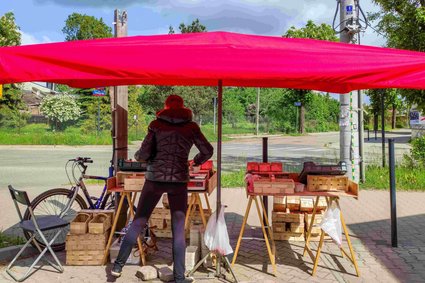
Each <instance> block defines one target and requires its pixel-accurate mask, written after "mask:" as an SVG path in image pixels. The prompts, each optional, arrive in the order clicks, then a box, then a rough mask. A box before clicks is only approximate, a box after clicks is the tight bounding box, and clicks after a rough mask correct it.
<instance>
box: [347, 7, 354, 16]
mask: <svg viewBox="0 0 425 283" xmlns="http://www.w3.org/2000/svg"><path fill="white" fill-rule="evenodd" d="M345 14H346V15H352V14H353V5H347V6H345Z"/></svg>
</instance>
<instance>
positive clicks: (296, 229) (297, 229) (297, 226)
mask: <svg viewBox="0 0 425 283" xmlns="http://www.w3.org/2000/svg"><path fill="white" fill-rule="evenodd" d="M289 230H290V231H291V232H292V233H304V222H300V223H289Z"/></svg>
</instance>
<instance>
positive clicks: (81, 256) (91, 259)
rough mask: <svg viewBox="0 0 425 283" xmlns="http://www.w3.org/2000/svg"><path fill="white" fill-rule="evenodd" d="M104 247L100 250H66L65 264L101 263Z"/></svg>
mask: <svg viewBox="0 0 425 283" xmlns="http://www.w3.org/2000/svg"><path fill="white" fill-rule="evenodd" d="M104 254H105V249H102V250H82V251H74V250H70V251H67V252H66V264H67V265H102V264H103V255H104Z"/></svg>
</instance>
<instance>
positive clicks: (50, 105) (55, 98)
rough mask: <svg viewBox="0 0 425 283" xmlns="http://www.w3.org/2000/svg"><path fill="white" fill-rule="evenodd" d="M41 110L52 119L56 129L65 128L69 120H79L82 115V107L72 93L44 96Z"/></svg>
mask: <svg viewBox="0 0 425 283" xmlns="http://www.w3.org/2000/svg"><path fill="white" fill-rule="evenodd" d="M40 111H41V112H42V113H43V114H44V115H46V116H47V117H48V118H49V119H50V120H51V121H53V124H52V126H53V127H54V128H55V129H56V130H61V129H63V128H64V126H65V123H66V122H68V121H75V120H77V119H78V118H79V117H80V115H81V111H80V107H79V106H78V104H77V102H76V101H75V99H74V98H73V97H72V96H70V95H49V96H46V97H44V98H43V100H42V101H41V105H40Z"/></svg>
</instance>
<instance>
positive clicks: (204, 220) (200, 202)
mask: <svg viewBox="0 0 425 283" xmlns="http://www.w3.org/2000/svg"><path fill="white" fill-rule="evenodd" d="M195 202H196V203H197V204H198V207H199V214H200V215H201V219H202V224H204V228H207V219H206V218H205V214H204V209H203V208H202V201H201V197H200V196H199V194H198V193H196V194H195Z"/></svg>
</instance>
